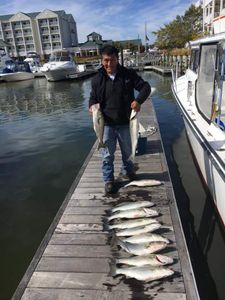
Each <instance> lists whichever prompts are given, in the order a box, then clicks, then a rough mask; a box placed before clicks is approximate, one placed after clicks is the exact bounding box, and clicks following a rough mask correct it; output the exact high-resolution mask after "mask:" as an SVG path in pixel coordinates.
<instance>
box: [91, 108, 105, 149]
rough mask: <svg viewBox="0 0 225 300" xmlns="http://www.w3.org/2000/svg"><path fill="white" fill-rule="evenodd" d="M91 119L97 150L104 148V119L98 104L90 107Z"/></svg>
mask: <svg viewBox="0 0 225 300" xmlns="http://www.w3.org/2000/svg"><path fill="white" fill-rule="evenodd" d="M91 111H92V118H93V127H94V131H95V134H96V136H97V139H98V142H99V144H98V150H99V149H100V148H105V145H104V143H103V135H104V117H103V114H102V112H101V109H100V104H99V103H96V104H93V105H92V106H91Z"/></svg>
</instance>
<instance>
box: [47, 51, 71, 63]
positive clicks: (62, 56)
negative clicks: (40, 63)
mask: <svg viewBox="0 0 225 300" xmlns="http://www.w3.org/2000/svg"><path fill="white" fill-rule="evenodd" d="M49 61H50V62H53V61H71V56H70V55H69V54H68V53H64V52H56V53H53V54H51V56H50V58H49Z"/></svg>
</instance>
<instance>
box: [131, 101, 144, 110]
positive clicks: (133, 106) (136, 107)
mask: <svg viewBox="0 0 225 300" xmlns="http://www.w3.org/2000/svg"><path fill="white" fill-rule="evenodd" d="M130 107H131V108H132V109H133V110H134V111H136V112H139V111H140V110H141V105H140V104H139V103H138V102H137V101H136V100H134V101H133V102H131V106H130Z"/></svg>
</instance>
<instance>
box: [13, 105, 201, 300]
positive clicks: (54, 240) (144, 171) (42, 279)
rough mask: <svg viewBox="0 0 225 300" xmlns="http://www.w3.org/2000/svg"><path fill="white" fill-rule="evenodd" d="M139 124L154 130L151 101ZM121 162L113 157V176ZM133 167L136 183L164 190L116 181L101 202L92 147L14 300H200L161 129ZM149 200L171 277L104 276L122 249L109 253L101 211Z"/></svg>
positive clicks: (97, 161) (97, 164)
mask: <svg viewBox="0 0 225 300" xmlns="http://www.w3.org/2000/svg"><path fill="white" fill-rule="evenodd" d="M140 121H141V123H142V125H143V126H144V127H146V128H147V126H149V125H150V126H156V127H157V129H158V123H157V120H156V116H155V113H154V110H153V107H152V105H151V102H150V101H149V100H148V101H146V102H145V104H144V105H143V110H142V113H141V120H140ZM119 162H120V155H119V153H117V156H116V171H117V172H118V171H119V169H118V167H119ZM146 162H148V163H147V164H146ZM137 164H138V166H139V169H138V171H137V174H138V176H139V178H140V179H146V178H154V179H158V180H160V181H161V182H162V185H160V186H156V187H151V188H147V187H145V188H141V189H138V188H137V187H131V188H129V189H128V188H127V189H124V188H122V186H123V183H119V182H118V188H119V190H118V194H117V195H115V196H114V197H113V198H112V197H104V186H103V182H102V179H101V174H100V157H99V154H98V152H97V151H96V145H94V146H93V148H92V150H91V152H90V153H89V155H88V157H87V158H86V160H85V162H84V164H83V166H82V168H81V170H80V172H79V174H78V176H77V177H76V179H75V181H74V182H73V184H72V186H71V188H70V191H69V193H68V194H67V196H66V198H65V200H64V202H63V204H62V206H61V208H60V210H59V211H58V213H57V215H56V217H55V219H54V221H53V223H52V224H51V226H50V228H49V230H48V232H47V234H46V235H45V238H44V239H43V241H42V243H41V245H40V247H39V249H38V250H37V252H36V255H35V256H34V258H33V260H32V262H31V264H30V266H29V268H28V270H27V272H26V274H25V275H24V277H23V279H22V281H21V283H20V285H19V286H18V288H17V290H16V292H15V294H14V296H13V298H12V299H43V298H46V297H47V298H48V299H54V298H55V297H56V295H57V297H60V299H64V298H65V299H74V298H75V299H79V298H81V297H84V298H85V299H89V298H90V297H93V295H94V296H95V298H96V299H100V298H102V297H103V296H104V297H109V296H110V297H111V298H112V299H118V297H123V298H124V299H145V298H146V297H149V296H151V297H154V299H166V298H167V299H198V291H197V288H196V284H195V279H194V274H193V271H192V267H191V263H190V258H189V255H188V251H187V247H186V243H185V240H184V235H183V232H182V228H181V223H180V219H179V215H178V211H177V206H176V202H175V199H174V193H173V188H172V185H171V181H170V175H169V173H168V167H167V164H166V161H165V156H164V151H163V146H162V142H161V138H160V133H159V130H157V132H156V133H154V134H153V135H150V136H148V140H147V149H146V153H145V154H143V155H139V156H137ZM149 198H150V199H151V201H152V202H154V203H155V204H156V208H157V209H158V210H159V212H160V216H159V217H158V219H159V221H160V222H161V223H162V224H163V225H164V227H165V228H164V229H163V227H162V229H161V231H162V232H163V234H165V236H166V237H168V238H169V240H170V241H171V244H169V246H168V249H167V248H166V249H165V250H164V252H163V253H164V254H165V253H166V254H167V255H168V256H171V257H173V259H174V264H173V265H172V266H171V268H173V270H174V271H175V274H174V275H173V276H172V277H171V278H168V279H167V278H166V279H164V280H162V281H156V282H154V281H153V282H152V283H142V282H138V281H135V280H134V279H126V280H123V279H122V278H118V277H116V278H112V277H111V276H109V275H108V273H109V270H110V267H109V262H110V259H111V258H112V256H113V255H115V254H116V255H117V256H118V255H121V253H122V250H119V249H117V250H116V251H115V252H114V251H112V249H111V246H110V244H109V234H108V233H107V232H104V231H103V222H102V217H103V216H104V215H105V210H106V209H107V208H109V207H112V206H114V205H115V204H116V203H117V204H118V203H119V202H121V200H126V199H130V201H137V199H139V201H141V200H147V199H149ZM122 255H124V253H122ZM81 287H82V288H81ZM91 295H92V296H91Z"/></svg>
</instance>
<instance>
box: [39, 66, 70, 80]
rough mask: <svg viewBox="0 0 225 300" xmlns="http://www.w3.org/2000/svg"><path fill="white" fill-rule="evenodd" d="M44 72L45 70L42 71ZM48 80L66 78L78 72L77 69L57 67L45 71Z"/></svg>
mask: <svg viewBox="0 0 225 300" xmlns="http://www.w3.org/2000/svg"><path fill="white" fill-rule="evenodd" d="M42 72H43V71H42ZM43 73H44V75H45V77H46V79H47V80H48V81H59V80H66V79H68V78H69V76H70V75H74V74H76V69H75V68H71V69H56V70H48V71H46V72H43Z"/></svg>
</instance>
